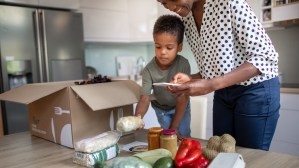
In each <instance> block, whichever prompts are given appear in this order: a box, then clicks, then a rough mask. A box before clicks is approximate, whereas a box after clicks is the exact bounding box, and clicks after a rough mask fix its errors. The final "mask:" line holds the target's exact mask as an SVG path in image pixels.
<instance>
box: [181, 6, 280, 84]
mask: <svg viewBox="0 0 299 168" xmlns="http://www.w3.org/2000/svg"><path fill="white" fill-rule="evenodd" d="M183 22H184V24H185V27H186V31H185V35H186V37H187V41H188V43H189V45H190V47H191V50H192V52H193V53H194V56H195V59H196V62H197V64H198V68H199V72H200V74H201V75H202V77H203V78H204V79H211V78H215V77H218V76H221V75H223V74H226V73H228V72H230V71H232V70H233V69H235V68H237V67H239V66H240V65H241V64H243V63H244V62H245V61H247V62H249V63H251V64H252V65H254V66H255V67H256V68H258V69H259V71H260V72H261V74H260V75H258V76H255V77H253V78H251V79H249V80H247V81H244V82H241V83H240V85H250V84H254V83H258V82H261V81H265V80H268V79H271V78H274V77H276V76H278V53H277V52H276V51H275V49H274V47H273V45H272V42H271V40H270V38H269V37H268V35H267V34H266V33H265V29H264V28H263V26H262V24H261V23H260V22H259V21H258V18H257V17H256V16H255V14H254V13H253V11H252V9H251V8H250V7H249V5H248V4H247V2H246V1H245V0H206V3H205V5H204V14H203V18H202V25H201V30H200V35H199V34H198V31H197V28H196V25H195V22H194V18H193V15H192V12H190V13H189V14H188V16H186V17H183Z"/></svg>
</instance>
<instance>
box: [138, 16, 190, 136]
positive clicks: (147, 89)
mask: <svg viewBox="0 0 299 168" xmlns="http://www.w3.org/2000/svg"><path fill="white" fill-rule="evenodd" d="M153 37H154V43H155V55H156V56H155V57H154V58H153V59H152V60H151V61H150V62H149V63H148V64H147V65H146V67H145V68H144V70H143V73H142V89H141V97H140V100H139V102H138V104H137V106H136V113H135V116H140V117H141V118H143V117H144V115H145V113H146V112H147V110H148V107H149V104H150V102H151V105H152V107H153V109H154V110H155V112H156V115H157V118H158V122H159V123H160V125H161V127H162V128H163V129H175V130H177V131H178V132H177V133H178V136H179V138H181V136H184V137H190V133H191V130H190V120H191V118H190V105H189V97H188V96H185V95H180V96H177V97H176V96H173V95H172V94H171V92H169V91H167V89H166V88H165V87H161V86H153V83H157V82H168V81H171V79H172V77H173V76H174V75H175V74H176V73H178V72H184V73H187V74H190V64H189V62H188V60H187V59H185V58H184V57H182V56H180V55H177V53H178V52H180V51H181V50H182V47H183V37H184V24H183V22H182V21H181V19H180V18H179V17H177V16H175V15H163V16H160V17H159V18H158V20H157V21H156V23H155V25H154V30H153ZM152 90H153V93H151V91H152Z"/></svg>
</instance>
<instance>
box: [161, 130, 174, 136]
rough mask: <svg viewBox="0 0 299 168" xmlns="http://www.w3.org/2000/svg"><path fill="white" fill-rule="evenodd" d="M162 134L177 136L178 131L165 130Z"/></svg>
mask: <svg viewBox="0 0 299 168" xmlns="http://www.w3.org/2000/svg"><path fill="white" fill-rule="evenodd" d="M162 134H164V135H174V134H176V130H174V129H167V130H163V131H162Z"/></svg>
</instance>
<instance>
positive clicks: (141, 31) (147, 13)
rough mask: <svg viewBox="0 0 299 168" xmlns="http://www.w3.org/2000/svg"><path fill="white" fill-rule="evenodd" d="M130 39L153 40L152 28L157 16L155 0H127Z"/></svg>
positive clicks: (134, 40)
mask: <svg viewBox="0 0 299 168" xmlns="http://www.w3.org/2000/svg"><path fill="white" fill-rule="evenodd" d="M128 2H129V4H128V9H129V11H128V13H129V18H128V19H129V29H130V40H131V41H133V42H136V41H153V35H152V30H153V26H154V23H155V21H156V19H157V16H158V9H157V5H158V3H157V1H152V0H150V1H149V0H129V1H128Z"/></svg>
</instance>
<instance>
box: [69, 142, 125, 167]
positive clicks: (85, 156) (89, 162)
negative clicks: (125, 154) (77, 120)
mask: <svg viewBox="0 0 299 168" xmlns="http://www.w3.org/2000/svg"><path fill="white" fill-rule="evenodd" d="M119 152H120V150H119V146H118V144H114V145H112V146H110V147H108V148H105V149H102V150H99V151H97V152H94V153H84V152H78V151H76V152H75V154H74V157H73V162H74V163H76V164H79V165H82V166H86V167H94V166H95V164H96V163H98V162H103V161H106V160H109V159H112V158H115V157H116V156H118V154H119Z"/></svg>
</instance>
